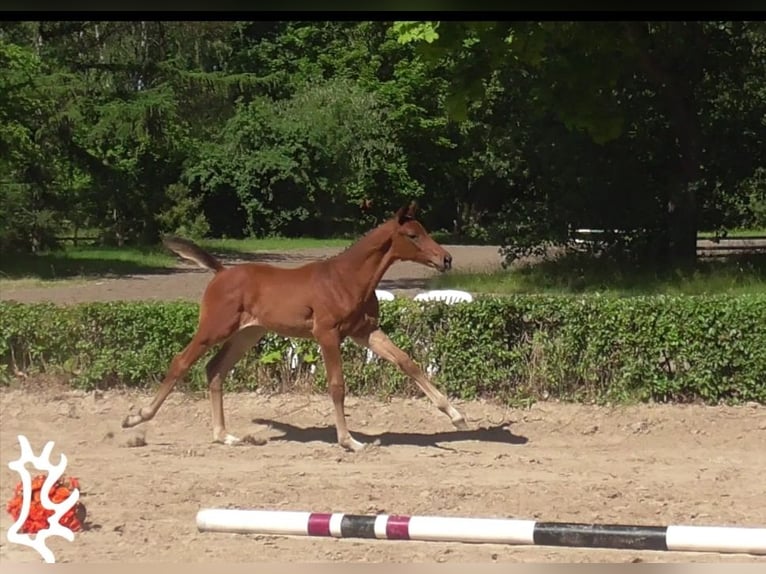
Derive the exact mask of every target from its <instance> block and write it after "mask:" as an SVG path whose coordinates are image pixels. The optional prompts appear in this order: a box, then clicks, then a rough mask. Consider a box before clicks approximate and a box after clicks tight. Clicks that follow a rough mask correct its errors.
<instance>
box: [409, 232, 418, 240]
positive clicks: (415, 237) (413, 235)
mask: <svg viewBox="0 0 766 574" xmlns="http://www.w3.org/2000/svg"><path fill="white" fill-rule="evenodd" d="M407 237H409V238H410V239H412V240H413V241H415V240H416V239H417V238H418V236H417V234H416V233H408V234H407Z"/></svg>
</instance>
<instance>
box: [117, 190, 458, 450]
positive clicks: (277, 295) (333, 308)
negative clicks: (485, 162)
mask: <svg viewBox="0 0 766 574" xmlns="http://www.w3.org/2000/svg"><path fill="white" fill-rule="evenodd" d="M415 210H416V206H415V203H414V202H413V203H412V204H410V205H409V206H408V207H403V208H402V209H400V210H399V211H398V212H397V213H396V215H395V216H394V217H393V218H392V219H389V220H388V221H386V222H385V223H383V224H381V225H379V226H378V227H376V228H375V229H373V230H372V231H370V232H368V233H367V234H366V235H365V236H364V237H362V238H361V239H360V240H358V241H357V242H356V243H354V244H353V245H351V246H350V247H349V248H348V249H346V250H345V251H343V252H342V253H340V254H338V255H336V256H334V257H331V258H329V259H326V260H323V261H316V262H311V263H308V264H306V265H303V266H301V267H298V268H293V269H290V268H281V267H276V266H272V265H268V264H261V263H244V264H240V265H234V266H231V267H224V265H222V264H221V263H220V262H219V261H218V260H217V259H216V258H215V257H213V256H212V255H211V254H209V253H207V252H205V251H204V250H202V249H201V248H200V247H198V246H197V245H195V244H194V243H192V242H190V241H187V240H185V239H180V238H167V239H165V240H164V244H165V246H166V247H168V248H169V249H171V250H172V251H174V252H175V253H177V254H178V255H179V256H181V257H184V258H185V259H189V260H191V261H194V262H195V263H197V264H198V265H200V266H201V267H205V268H207V269H210V270H211V271H213V272H214V274H215V275H214V277H213V279H212V280H211V281H210V283H209V284H208V286H207V288H206V290H205V293H204V295H203V297H202V303H201V305H200V312H199V325H198V327H197V332H196V333H195V335H194V337H193V338H192V340H191V342H190V343H189V344H188V346H187V347H186V348H185V349H184V350H183V351H181V352H180V353H179V354H178V355H176V356H175V358H174V359H173V361H172V363H171V364H170V368H169V369H168V371H167V374H166V376H165V378H164V380H163V381H162V384H161V385H160V388H159V390H158V392H157V395H156V396H155V398H154V400H153V401H152V402H151V404H149V405H148V406H145V407H143V408H141V409H139V410H138V411H137V412H133V413H131V414H128V415H127V416H126V417H125V419H124V420H123V422H122V426H123V428H128V427H133V426H135V425H138V424H140V423H143V422H146V421H149V420H151V419H152V418H153V417H154V416H155V415H156V414H157V411H158V410H159V408H160V406H161V405H162V403H163V402H164V400H165V398H166V397H167V396H168V394H169V393H170V391H171V390H172V389H173V387H174V385H175V384H176V382H177V381H178V380H179V379H181V378H182V377H183V376H184V375H185V374H186V373H187V372H188V370H189V368H190V367H191V366H192V365H193V364H194V363H195V361H197V360H198V359H199V358H200V357H202V355H203V354H205V353H206V352H207V351H208V350H209V349H210V348H211V347H213V346H215V345H217V344H219V343H223V345H222V347H221V348H220V350H219V351H218V352H217V353H216V354H215V356H213V358H212V359H211V360H210V362H209V363H208V364H207V367H206V371H207V380H208V384H209V387H210V402H211V406H212V415H213V416H212V419H213V440H214V441H216V442H222V443H224V444H227V445H231V444H237V443H240V442H241V441H240V439H238V438H237V437H235V436H233V435H230V434H228V433H227V432H226V426H225V424H224V414H223V395H222V386H223V381H224V379H225V377H226V375H227V374H228V373H229V371H230V370H231V369H232V368H233V367H234V365H235V364H236V363H237V361H239V360H240V359H241V358H242V357H243V356H244V355H245V353H247V352H248V351H249V350H250V349H251V348H252V347H253V346H255V345H256V344H257V343H258V341H259V340H260V339H261V337H263V335H264V334H265V333H266V332H267V331H273V332H275V333H278V334H279V335H281V336H284V337H301V338H313V339H314V340H316V342H317V343H318V344H319V347H320V349H321V353H322V358H323V360H324V364H325V369H326V370H327V380H328V382H329V390H330V396H331V397H332V402H333V405H334V407H335V427H336V431H337V435H338V443H339V444H340V445H341V446H343V447H344V448H346V449H348V450H351V451H357V450H360V449H362V448H363V447H364V445H363V444H362V443H360V442H359V441H357V440H356V439H354V438H353V437H352V436H351V434H350V433H349V430H348V427H347V425H346V417H345V413H344V398H345V384H344V380H343V365H342V361H341V349H340V346H341V342H342V341H343V340H344V339H345V338H346V337H349V338H351V339H352V340H353V341H355V342H356V343H357V344H359V345H362V346H365V347H367V348H368V349H370V350H371V351H372V352H373V353H375V354H377V355H379V356H380V357H382V358H383V359H386V360H387V361H390V362H391V363H393V364H394V365H396V366H397V367H398V368H399V369H400V370H401V371H403V372H404V373H405V374H406V375H408V376H409V377H411V378H412V379H414V380H415V382H416V383H417V384H418V386H419V387H420V388H421V389H422V390H423V392H424V393H425V394H426V396H428V398H429V399H430V400H431V401H432V402H433V403H434V404H435V405H436V406H437V407H438V408H439V410H441V411H442V412H443V413H445V414H446V415H447V416H449V418H450V419H451V421H452V423H453V425H454V426H455V427H456V428H458V429H467V428H468V427H467V424H466V422H465V418H464V417H463V415H462V414H461V413H460V412H458V411H457V410H456V409H455V408H454V407H453V406H452V405H451V404H450V402H449V401H448V400H447V397H445V396H444V395H443V394H442V393H441V392H440V391H439V390H437V389H436V388H435V387H434V386H433V385H432V384H431V382H430V381H429V379H428V377H427V376H426V375H425V374H424V373H423V371H422V370H421V369H420V368H419V367H418V366H417V365H416V364H415V362H414V361H413V360H412V359H411V358H410V357H409V356H408V355H407V354H406V353H405V352H404V351H402V350H401V349H400V348H399V347H397V346H396V345H395V344H394V343H393V342H392V341H391V339H389V338H388V336H386V334H385V333H383V331H381V330H380V328H379V326H378V299H377V297H376V296H375V288H376V286H377V285H378V282H379V281H380V280H381V278H382V277H383V274H384V273H385V272H386V270H387V269H388V268H389V267H390V266H391V265H392V264H393V263H395V262H396V261H415V262H418V263H421V264H423V265H427V266H429V267H434V268H436V269H438V270H439V271H446V270H448V269H450V267H451V265H452V256H451V255H450V254H449V253H447V251H445V250H444V249H443V248H442V247H441V246H440V245H439V244H437V243H436V242H435V241H434V240H433V239H432V238H431V237H430V236H429V235H428V233H427V232H426V230H425V229H424V228H423V226H422V225H421V224H420V223H419V222H418V221H416V220H415Z"/></svg>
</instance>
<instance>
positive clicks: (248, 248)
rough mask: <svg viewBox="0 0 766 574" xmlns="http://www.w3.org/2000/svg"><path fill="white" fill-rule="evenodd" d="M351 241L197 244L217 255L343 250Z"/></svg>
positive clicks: (297, 239) (217, 241)
mask: <svg viewBox="0 0 766 574" xmlns="http://www.w3.org/2000/svg"><path fill="white" fill-rule="evenodd" d="M352 241H353V240H351V239H316V238H313V237H263V238H260V237H249V238H245V239H201V240H200V241H198V242H197V243H199V245H200V246H202V247H203V248H205V249H209V250H211V251H215V252H217V253H231V254H240V253H245V254H246V253H253V252H257V251H295V250H298V249H317V248H328V247H331V248H334V247H338V248H343V247H348V246H349V245H351V243H352Z"/></svg>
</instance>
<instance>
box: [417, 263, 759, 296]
mask: <svg viewBox="0 0 766 574" xmlns="http://www.w3.org/2000/svg"><path fill="white" fill-rule="evenodd" d="M429 287H430V288H433V289H443V288H453V289H464V290H467V291H471V292H473V293H494V294H530V293H544V294H557V295H566V294H583V293H584V294H587V293H593V294H596V293H599V294H603V295H616V296H629V295H658V294H664V295H703V294H716V293H727V294H733V295H735V294H744V293H765V292H766V255H763V254H758V255H748V256H740V257H731V258H729V259H726V260H702V261H699V262H698V264H697V266H696V268H695V269H694V270H690V271H681V270H673V271H661V270H659V269H657V268H651V267H649V266H627V265H620V264H618V263H616V262H614V261H612V260H606V259H603V258H595V257H589V256H587V255H583V254H571V255H565V256H562V257H560V258H558V259H553V260H546V261H543V262H540V263H536V264H532V265H527V266H524V267H520V268H517V269H512V270H498V271H493V272H489V273H445V274H440V275H438V276H435V277H434V278H433V279H432V280H431V282H430V284H429Z"/></svg>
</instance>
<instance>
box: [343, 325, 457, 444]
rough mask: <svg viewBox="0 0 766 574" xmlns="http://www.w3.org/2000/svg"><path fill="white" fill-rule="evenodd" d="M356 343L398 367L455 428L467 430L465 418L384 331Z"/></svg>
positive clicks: (377, 331) (361, 338)
mask: <svg viewBox="0 0 766 574" xmlns="http://www.w3.org/2000/svg"><path fill="white" fill-rule="evenodd" d="M354 341H355V342H357V343H358V344H360V345H362V346H364V347H367V348H368V349H370V350H371V351H372V352H373V353H375V354H376V355H378V356H380V357H382V358H384V359H385V360H387V361H389V362H390V363H393V364H394V365H396V366H397V367H398V368H399V370H401V371H402V372H403V373H404V374H405V375H407V376H408V377H410V378H412V379H413V380H414V381H415V383H417V385H418V386H419V387H420V388H421V390H422V391H423V392H424V393H425V394H426V396H427V397H428V398H429V399H430V400H431V402H432V403H434V404H435V405H436V407H437V408H438V409H439V410H440V411H442V412H443V413H444V414H446V415H447V416H448V417H449V418H450V420H451V421H452V424H453V425H455V428H457V429H460V430H467V429H468V425H467V424H466V422H465V417H464V416H463V415H462V414H461V413H460V412H459V411H458V410H457V409H456V408H455V407H453V406H452V405H451V404H450V402H449V400H448V399H447V397H446V396H444V394H442V393H441V392H440V391H439V390H438V389H437V388H436V387H434V386H433V384H431V381H430V380H429V379H428V377H427V376H426V374H425V373H424V372H423V371H422V369H421V368H420V367H418V365H417V364H416V363H415V361H413V360H412V358H411V357H410V356H409V355H408V354H407V353H405V352H404V351H402V350H401V349H400V348H399V347H397V346H396V345H395V344H394V342H393V341H392V340H391V339H389V338H388V335H386V334H385V333H384V332H383V331H381V330H380V329H377V330H375V331H373V332H372V333H370V334H369V335H367V336H364V337H354Z"/></svg>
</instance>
